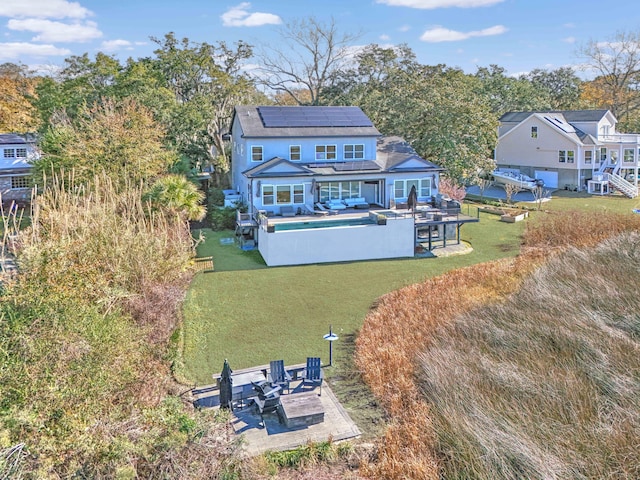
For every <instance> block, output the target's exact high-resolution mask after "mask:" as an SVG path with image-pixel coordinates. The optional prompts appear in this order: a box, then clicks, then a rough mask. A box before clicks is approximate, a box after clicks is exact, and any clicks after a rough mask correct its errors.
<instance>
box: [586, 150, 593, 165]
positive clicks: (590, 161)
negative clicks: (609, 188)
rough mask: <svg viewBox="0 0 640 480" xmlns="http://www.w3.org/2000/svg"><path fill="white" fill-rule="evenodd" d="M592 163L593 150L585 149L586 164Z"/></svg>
mask: <svg viewBox="0 0 640 480" xmlns="http://www.w3.org/2000/svg"><path fill="white" fill-rule="evenodd" d="M587 154H588V155H587ZM592 163H593V150H585V151H584V164H585V165H591V164H592Z"/></svg>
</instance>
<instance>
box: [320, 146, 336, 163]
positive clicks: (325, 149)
mask: <svg viewBox="0 0 640 480" xmlns="http://www.w3.org/2000/svg"><path fill="white" fill-rule="evenodd" d="M335 159H336V146H335V145H316V160H335Z"/></svg>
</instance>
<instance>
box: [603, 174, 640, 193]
mask: <svg viewBox="0 0 640 480" xmlns="http://www.w3.org/2000/svg"><path fill="white" fill-rule="evenodd" d="M604 179H605V180H608V181H609V184H610V185H611V186H612V187H614V188H615V189H616V190H619V191H620V192H621V193H622V194H623V195H626V196H627V197H629V198H636V197H637V196H638V187H636V186H635V185H633V184H632V183H629V182H627V181H626V180H625V179H624V178H622V177H621V176H620V175H617V174H616V173H604Z"/></svg>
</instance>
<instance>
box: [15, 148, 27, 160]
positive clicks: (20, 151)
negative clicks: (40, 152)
mask: <svg viewBox="0 0 640 480" xmlns="http://www.w3.org/2000/svg"><path fill="white" fill-rule="evenodd" d="M16 157H18V158H27V149H26V148H16Z"/></svg>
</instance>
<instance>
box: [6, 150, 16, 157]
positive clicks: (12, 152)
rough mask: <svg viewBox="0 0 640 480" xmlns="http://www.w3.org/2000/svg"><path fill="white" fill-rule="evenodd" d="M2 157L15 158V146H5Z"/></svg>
mask: <svg viewBox="0 0 640 480" xmlns="http://www.w3.org/2000/svg"><path fill="white" fill-rule="evenodd" d="M4 158H16V150H15V148H5V149H4Z"/></svg>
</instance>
